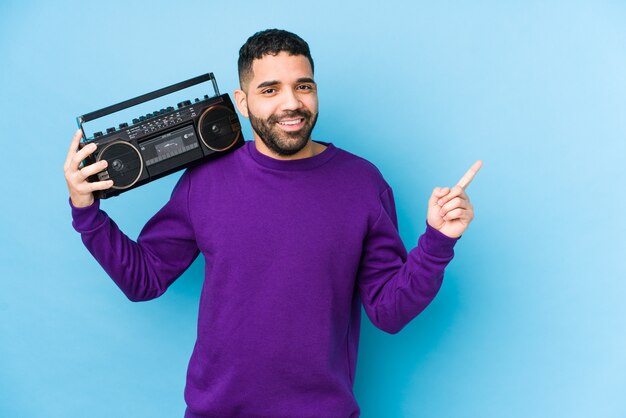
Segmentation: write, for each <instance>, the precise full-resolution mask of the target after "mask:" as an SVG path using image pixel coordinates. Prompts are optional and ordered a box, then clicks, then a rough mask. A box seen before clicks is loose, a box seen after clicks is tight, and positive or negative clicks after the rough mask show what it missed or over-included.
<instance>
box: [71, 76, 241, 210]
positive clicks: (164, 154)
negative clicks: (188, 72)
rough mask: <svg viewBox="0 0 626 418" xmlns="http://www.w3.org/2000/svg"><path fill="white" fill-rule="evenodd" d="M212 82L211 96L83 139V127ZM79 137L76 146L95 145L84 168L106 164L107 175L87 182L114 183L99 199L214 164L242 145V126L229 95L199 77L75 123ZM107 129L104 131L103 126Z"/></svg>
mask: <svg viewBox="0 0 626 418" xmlns="http://www.w3.org/2000/svg"><path fill="white" fill-rule="evenodd" d="M207 81H211V82H212V84H213V89H214V91H215V94H214V95H213V96H212V97H209V96H208V95H204V97H203V98H202V99H198V98H196V99H195V100H194V101H193V102H192V101H191V100H185V101H183V102H180V103H178V105H177V107H176V108H174V107H172V106H169V107H167V108H163V109H161V110H157V111H154V112H151V113H148V114H146V115H142V116H139V117H137V118H134V119H133V120H132V123H131V124H129V123H127V122H124V123H120V124H119V125H118V127H117V128H115V127H112V128H108V129H107V130H106V132H95V133H94V134H93V136H91V137H89V138H88V137H87V136H86V135H85V129H84V127H83V124H84V123H86V122H90V121H94V120H96V119H99V118H103V117H105V116H108V115H111V114H113V113H116V112H119V111H121V110H124V109H128V108H130V107H133V106H136V105H139V104H141V103H145V102H147V101H150V100H154V99H156V98H158V97H161V96H165V95H168V94H171V93H174V92H176V91H179V90H183V89H186V88H188V87H191V86H194V85H196V84H200V83H203V82H207ZM76 120H77V122H78V126H79V127H80V129H81V131H82V133H83V139H82V141H81V144H80V146H81V147H84V146H86V145H88V144H92V143H94V144H96V145H97V149H96V151H95V152H94V153H93V154H91V155H90V156H89V157H88V158H87V159H85V161H84V162H83V164H84V165H89V164H93V163H95V162H98V161H101V160H106V161H107V163H108V166H107V168H106V170H104V171H101V172H99V173H97V174H95V175H93V176H91V177H90V178H89V179H88V181H90V182H95V181H104V180H113V187H112V188H110V189H108V190H101V191H96V192H94V196H95V197H96V198H99V199H106V198H108V197H112V196H117V195H119V194H120V193H123V192H125V191H127V190H130V189H133V188H135V187H138V186H141V185H143V184H146V183H149V182H151V181H153V180H156V179H158V178H161V177H163V176H166V175H168V174H171V173H173V172H175V171H178V170H181V169H183V168H186V167H190V166H192V165H196V164H199V163H202V162H204V161H207V160H210V159H213V158H217V157H219V156H220V155H223V154H225V153H228V152H229V151H232V150H234V149H236V148H238V147H240V146H241V145H243V143H244V139H243V135H242V132H241V124H240V123H239V118H238V117H237V113H236V112H235V108H234V107H233V103H232V101H231V100H230V97H229V96H228V94H222V95H220V93H219V89H218V87H217V82H216V81H215V77H214V76H213V73H209V74H204V75H201V76H199V77H195V78H192V79H190V80H187V81H183V82H180V83H177V84H174V85H172V86H169V87H165V88H162V89H159V90H156V91H154V92H152V93H147V94H144V95H142V96H139V97H136V98H134V99H130V100H126V101H124V102H121V103H118V104H116V105H112V106H108V107H105V108H103V109H100V110H96V111H95V112H91V113H87V114H85V115H82V116H78V117H77V118H76ZM105 126H106V125H105Z"/></svg>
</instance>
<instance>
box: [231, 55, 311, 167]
mask: <svg viewBox="0 0 626 418" xmlns="http://www.w3.org/2000/svg"><path fill="white" fill-rule="evenodd" d="M252 71H253V76H252V79H250V80H249V81H248V83H247V86H244V88H245V89H246V92H245V94H243V95H241V94H240V95H239V96H238V97H237V94H236V99H235V100H236V102H237V107H238V108H239V111H240V112H241V113H242V114H243V115H244V116H246V117H248V118H250V124H251V125H252V129H253V130H254V135H255V137H258V138H259V139H260V140H261V141H262V142H263V143H264V144H265V146H267V148H269V149H270V150H272V151H273V152H274V153H276V154H278V155H281V156H289V155H294V154H296V153H297V152H298V151H300V150H301V149H303V148H304V147H305V146H306V145H307V143H308V141H309V139H310V137H311V131H313V127H314V126H315V122H316V121H317V114H318V101H317V85H316V84H315V81H313V71H312V69H311V64H310V63H309V60H308V59H307V58H306V57H304V56H303V55H289V54H288V53H286V52H281V53H279V54H278V55H275V56H274V55H265V56H264V57H263V58H261V59H257V60H254V62H253V63H252Z"/></svg>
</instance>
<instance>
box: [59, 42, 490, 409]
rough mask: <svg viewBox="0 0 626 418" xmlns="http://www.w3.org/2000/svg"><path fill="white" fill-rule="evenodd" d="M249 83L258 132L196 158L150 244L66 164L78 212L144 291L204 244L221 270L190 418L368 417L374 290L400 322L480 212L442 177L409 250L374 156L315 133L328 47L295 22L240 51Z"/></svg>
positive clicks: (419, 303)
mask: <svg viewBox="0 0 626 418" xmlns="http://www.w3.org/2000/svg"><path fill="white" fill-rule="evenodd" d="M239 77H240V87H241V89H240V90H236V91H235V94H234V98H235V104H236V106H237V108H238V110H239V111H240V113H241V114H242V115H244V116H245V117H247V118H249V119H250V123H251V124H252V128H253V131H254V141H253V142H248V143H246V145H245V146H243V147H242V148H240V149H238V150H236V151H235V152H233V153H231V154H228V155H225V156H223V157H221V158H219V159H217V160H215V161H212V162H210V163H207V164H204V165H201V166H198V167H196V168H193V169H190V170H187V171H186V172H185V173H184V174H183V176H182V177H181V179H180V181H179V183H178V184H177V186H176V188H175V189H174V191H173V193H172V196H171V199H170V201H169V202H168V203H167V204H166V205H165V206H164V207H163V208H162V209H161V210H160V211H159V212H158V213H157V214H156V215H155V216H154V217H153V218H152V219H151V220H150V221H149V222H148V223H147V224H146V225H145V227H144V229H143V230H142V232H141V234H140V236H139V238H138V239H137V242H133V241H131V240H130V239H129V238H127V237H126V236H125V235H124V234H123V233H122V232H121V231H120V230H119V229H118V228H117V226H116V225H115V224H114V223H113V221H112V220H111V219H110V218H109V217H108V216H107V215H106V213H104V212H103V211H101V210H99V202H98V201H97V200H96V201H94V198H93V195H92V192H93V191H94V190H100V189H105V188H108V187H110V186H111V183H109V182H98V183H88V182H86V178H87V177H88V176H90V175H91V174H94V173H96V172H98V171H101V170H102V169H104V168H105V167H106V163H105V162H99V163H95V164H93V165H92V166H87V167H83V168H79V163H80V161H82V160H84V159H85V157H87V155H89V154H90V153H92V152H93V151H94V149H95V147H93V146H87V147H85V148H83V149H82V150H80V151H77V147H78V141H79V139H80V133H77V134H76V136H75V137H74V140H73V142H72V145H71V147H70V151H69V153H68V157H67V161H66V164H65V176H66V180H67V183H68V188H69V192H70V201H71V204H72V215H73V225H74V227H75V228H76V230H77V231H78V232H80V233H81V235H82V239H83V242H84V243H85V245H86V246H87V248H88V249H89V251H90V252H91V253H92V254H93V255H94V257H95V258H96V259H97V260H98V262H99V263H100V264H101V265H102V266H103V268H104V269H105V270H106V271H107V273H108V274H109V275H110V276H111V277H112V279H113V280H114V281H115V282H116V283H117V285H118V286H119V287H120V289H121V290H122V291H123V292H124V293H125V294H126V295H127V296H128V298H129V299H131V300H133V301H140V300H148V299H152V298H156V297H158V296H160V295H161V294H162V293H163V292H165V290H166V289H167V288H168V286H169V285H170V284H171V283H172V282H173V281H174V280H175V279H176V278H177V277H178V276H179V275H180V274H182V273H183V272H184V270H185V269H186V268H187V267H188V266H189V265H190V264H191V263H192V261H193V260H194V259H195V258H196V257H197V255H198V254H199V253H200V252H201V253H202V254H203V255H204V257H205V260H206V272H205V273H206V275H205V281H204V286H203V289H202V296H201V299H200V309H199V318H198V337H197V342H196V345H195V347H194V350H193V354H192V356H191V360H190V363H189V369H188V374H187V385H186V388H185V399H186V402H187V405H188V406H187V410H186V413H185V417H188V418H196V417H198V418H199V417H248V418H250V417H290V418H293V417H317V418H319V417H357V416H359V407H358V405H357V403H356V400H355V398H354V394H353V391H352V387H353V383H354V373H355V368H356V356H357V346H358V340H359V328H360V314H361V303H363V305H364V306H365V310H366V312H367V315H368V316H369V318H370V319H371V321H372V322H373V323H374V324H375V325H376V326H377V327H379V328H380V329H382V330H385V331H387V332H390V333H395V332H398V331H399V330H400V329H401V328H402V327H403V326H404V325H406V324H407V323H408V322H409V321H410V320H411V319H412V318H414V317H415V316H416V315H417V314H418V313H419V312H421V311H422V310H423V309H424V308H425V307H426V306H427V305H428V303H429V302H430V301H431V300H432V299H433V298H434V296H435V294H436V293H437V291H438V290H439V287H440V285H441V280H442V278H443V271H444V268H445V266H446V265H447V264H448V262H449V261H450V260H451V259H452V257H453V247H454V244H455V243H456V240H457V239H458V237H459V236H460V235H461V234H462V233H463V232H464V231H465V229H466V228H467V226H468V224H469V223H470V221H471V220H472V218H473V208H472V205H471V204H470V202H469V199H468V197H467V195H466V194H465V192H464V190H463V189H464V188H465V186H467V184H468V183H469V181H471V179H472V177H473V176H474V174H475V172H476V171H477V170H478V168H479V167H480V162H479V163H477V164H476V165H475V166H474V167H472V169H470V171H469V172H468V174H466V176H464V178H463V179H462V180H461V182H460V183H459V185H457V186H456V187H455V188H453V189H448V188H436V189H435V190H434V191H433V194H432V196H431V198H430V201H429V208H428V216H427V229H426V232H425V233H424V234H423V235H422V236H421V237H420V239H419V243H418V246H417V247H416V248H415V249H413V250H412V251H411V252H410V253H409V254H407V252H406V249H405V247H404V245H403V244H402V241H401V240H400V237H399V235H398V230H397V221H396V213H395V207H394V201H393V196H392V192H391V189H390V187H389V186H388V185H387V183H386V182H385V181H384V179H383V178H382V176H381V175H380V173H379V172H378V170H377V169H376V168H375V167H374V166H373V165H372V164H370V163H369V162H367V161H365V160H363V159H361V158H359V157H356V156H354V155H352V154H349V153H347V152H345V151H343V150H340V149H339V148H337V147H335V146H334V145H333V144H331V143H324V142H318V141H313V140H312V139H311V137H310V135H311V132H312V130H313V127H314V126H315V122H316V119H317V115H318V100H317V85H316V83H315V81H314V74H313V59H312V58H311V54H310V52H309V47H308V45H307V43H306V42H305V41H303V40H302V39H301V38H299V37H298V36H297V35H294V34H292V33H289V32H285V31H280V30H267V31H263V32H259V33H257V34H255V35H253V36H252V37H250V39H248V41H247V42H246V43H245V44H244V45H243V47H242V48H241V50H240V55H239Z"/></svg>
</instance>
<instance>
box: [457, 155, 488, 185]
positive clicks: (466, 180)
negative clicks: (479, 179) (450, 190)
mask: <svg viewBox="0 0 626 418" xmlns="http://www.w3.org/2000/svg"><path fill="white" fill-rule="evenodd" d="M482 166H483V162H482V160H478V161H476V162H475V163H474V165H472V166H471V167H470V169H469V170H467V173H465V174H464V175H463V177H461V180H459V182H458V183H457V184H456V185H457V186H459V187H460V188H461V189H464V190H465V188H466V187H467V186H469V184H470V183H471V182H472V180H473V179H474V176H475V175H476V173H478V170H480V167H482Z"/></svg>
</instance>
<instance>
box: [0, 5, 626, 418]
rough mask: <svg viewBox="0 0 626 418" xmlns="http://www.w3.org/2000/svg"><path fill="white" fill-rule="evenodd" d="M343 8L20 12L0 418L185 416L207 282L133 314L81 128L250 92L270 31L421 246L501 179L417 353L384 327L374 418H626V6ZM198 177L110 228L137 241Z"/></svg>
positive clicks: (0, 317)
mask: <svg viewBox="0 0 626 418" xmlns="http://www.w3.org/2000/svg"><path fill="white" fill-rule="evenodd" d="M213 3H214V4H213ZM334 3H335V2H331V1H321V0H318V1H316V2H308V3H298V2H291V1H280V2H271V3H269V2H260V1H250V2H242V1H237V2H227V1H221V2H193V1H191V2H185V3H184V4H183V3H180V4H176V5H175V4H174V3H172V2H163V1H154V2H151V3H150V4H149V5H148V3H145V4H131V2H121V1H110V2H95V3H93V4H91V5H90V4H86V2H79V1H75V2H72V1H60V2H43V1H31V2H18V1H16V0H8V1H7V0H4V1H3V2H2V3H0V114H1V115H2V116H1V118H0V120H2V131H3V135H2V140H1V144H2V145H1V147H2V160H1V161H2V163H1V164H0V170H1V171H0V174H1V179H2V181H1V182H0V192H1V196H2V198H3V202H4V203H3V205H2V218H3V222H4V225H3V227H2V233H1V235H0V239H1V247H0V249H1V250H2V251H0V280H1V284H2V286H1V290H0V416H3V417H18V416H19V417H47V418H56V417H64V418H66V417H92V418H99V417H103V418H104V417H107V418H108V417H118V416H119V417H122V416H124V417H126V416H132V417H175V416H182V412H183V410H184V402H183V395H182V392H183V385H184V377H185V369H186V365H187V361H188V358H189V355H190V353H191V349H192V346H193V342H194V335H195V324H196V314H197V307H198V296H199V289H200V285H201V281H202V261H201V260H199V261H198V262H196V263H195V264H194V265H193V266H192V267H191V269H190V270H189V271H188V272H187V273H186V274H185V275H184V276H183V277H182V278H180V279H179V280H178V281H177V282H176V283H175V284H174V285H173V286H172V287H171V288H170V289H169V291H168V292H167V293H166V294H165V295H164V296H163V297H161V298H160V299H158V300H155V301H152V302H149V303H137V304H133V303H130V302H128V301H127V300H126V299H125V297H124V296H123V295H122V293H121V292H119V290H117V288H116V287H115V285H114V284H113V282H112V281H111V280H110V279H109V278H108V277H107V276H106V275H105V273H104V272H103V271H102V270H101V269H100V268H99V266H98V265H97V264H96V263H95V261H93V260H92V259H91V258H90V256H89V254H88V253H87V252H86V250H85V249H84V248H83V247H82V244H81V242H80V239H79V237H78V235H77V234H76V233H75V232H74V231H73V230H72V228H71V225H70V214H69V207H68V204H67V190H66V187H65V182H64V179H63V173H62V165H63V161H64V159H65V155H66V152H67V148H68V146H69V142H70V139H71V137H72V134H73V132H74V130H75V122H74V118H75V116H77V115H79V114H83V113H86V112H88V111H91V110H94V109H98V108H100V107H103V106H105V105H108V104H111V103H114V102H117V101H120V100H123V99H126V98H128V97H130V96H134V95H138V94H141V93H144V92H147V91H151V90H153V89H156V88H159V87H162V86H163V85H166V84H171V83H174V82H177V81H180V80H183V79H186V78H190V77H193V76H195V75H198V74H201V73H203V72H206V71H213V72H214V73H215V74H216V76H217V79H218V81H219V83H220V87H221V89H222V90H223V91H227V92H232V90H233V89H234V88H236V86H237V78H236V59H237V52H238V49H239V47H240V46H241V44H242V43H243V42H244V41H245V40H246V39H247V37H248V36H249V35H251V34H252V33H253V32H255V31H257V30H260V29H265V28H267V27H280V28H285V29H289V30H292V31H294V32H296V33H298V34H300V35H301V36H302V37H304V38H305V39H306V40H308V42H309V43H310V45H311V47H312V51H313V56H314V58H315V60H316V68H317V72H316V79H317V81H318V84H319V88H320V109H321V113H320V119H319V122H318V126H317V128H316V131H315V133H314V138H316V139H319V140H323V141H331V142H334V143H335V144H336V145H338V146H340V147H343V148H345V149H347V150H349V151H351V152H354V153H356V154H359V155H361V156H363V157H365V158H368V159H369V160H371V161H372V162H374V163H375V164H376V165H377V166H378V167H379V168H380V169H381V171H382V172H383V174H384V175H385V177H386V179H387V181H388V182H389V183H390V184H391V185H392V187H393V188H394V191H395V196H396V203H397V206H398V214H399V219H400V229H401V234H402V237H403V239H404V241H405V244H406V245H407V246H409V247H412V246H413V245H414V244H415V243H416V240H417V237H418V236H419V234H420V233H421V232H422V231H423V229H424V219H425V205H426V201H427V198H428V195H429V193H430V190H431V189H432V188H433V187H435V186H439V185H452V184H454V183H455V182H456V181H457V180H458V178H459V177H460V176H461V175H462V174H463V173H464V172H465V170H466V169H467V168H468V167H469V166H470V165H471V163H472V162H474V161H475V160H476V159H478V158H481V159H483V160H484V161H485V166H484V167H483V170H482V171H481V172H480V173H479V175H478V176H477V177H476V179H475V181H474V183H472V186H471V187H470V188H469V190H468V191H469V194H470V196H471V198H472V201H473V203H474V205H475V208H476V213H477V216H476V219H475V221H474V223H473V224H472V225H471V227H470V229H469V230H468V232H467V233H466V235H465V236H464V237H463V238H462V240H461V241H460V242H459V244H458V246H457V250H456V251H457V256H456V258H455V260H454V261H453V262H452V264H451V265H450V267H449V269H448V271H447V273H446V278H445V281H444V286H443V288H442V290H441V292H440V294H439V295H438V297H437V298H436V300H435V301H434V302H433V304H432V305H431V306H430V307H429V308H428V309H427V310H426V311H425V312H424V313H423V314H422V315H420V316H419V317H418V318H417V319H416V320H414V321H413V322H412V323H411V324H410V325H409V326H408V327H407V328H405V329H404V330H403V331H402V332H401V333H400V334H398V335H395V336H390V335H386V334H384V333H383V332H381V331H378V330H377V329H375V328H374V327H373V326H372V325H371V324H370V323H369V322H368V321H367V320H365V321H364V324H363V333H362V338H361V346H360V356H359V363H358V372H357V381H356V385H355V392H356V395H357V399H358V400H359V402H360V405H361V407H362V416H363V417H364V418H370V417H381V416H390V417H392V416H397V417H493V418H501V417H520V418H521V417H524V418H525V417H530V416H532V417H546V418H548V417H550V418H552V417H555V416H566V417H591V416H593V417H624V416H626V400H625V399H626V398H625V397H624V393H626V325H625V324H626V304H625V303H624V302H623V300H624V296H626V280H625V279H626V268H625V267H624V262H623V258H624V256H625V255H626V245H625V244H624V238H623V237H624V233H625V232H626V217H625V216H624V212H625V210H626V204H625V203H626V198H625V193H624V185H625V184H626V168H625V165H626V164H625V163H626V145H625V142H626V141H625V140H626V25H625V24H624V22H626V4H625V3H624V2H621V1H591V0H590V1H553V2H544V1H526V2H499V1H478V2H470V1H458V2H451V1H443V2H424V1H416V2H413V1H412V2H409V1H406V2H394V1H385V2H357V1H347V2H342V3H340V4H334ZM122 22H128V23H122ZM245 126H246V131H245V133H246V135H247V138H248V139H251V138H252V136H251V131H250V128H249V125H248V123H247V122H245ZM176 177H178V176H177V175H174V176H171V177H169V178H166V179H163V180H160V181H158V182H155V183H152V184H150V185H147V186H145V187H142V188H140V189H137V190H135V191H133V192H129V193H127V194H125V195H123V196H122V197H119V198H115V199H112V200H110V201H106V202H105V203H104V208H105V209H106V210H107V211H108V212H109V213H110V214H111V216H112V217H113V218H114V219H115V220H116V221H117V222H118V224H119V225H120V226H121V227H122V228H123V230H125V231H126V232H127V233H128V234H129V235H130V236H132V237H136V235H137V233H138V232H139V230H140V228H141V226H142V225H143V223H144V222H145V221H146V220H147V219H148V218H149V216H150V215H151V214H153V213H154V212H155V211H156V210H157V209H158V208H159V207H160V206H161V205H162V204H163V203H164V202H165V201H166V199H167V197H168V196H169V193H170V190H171V188H172V186H173V184H174V183H175V180H176Z"/></svg>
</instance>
